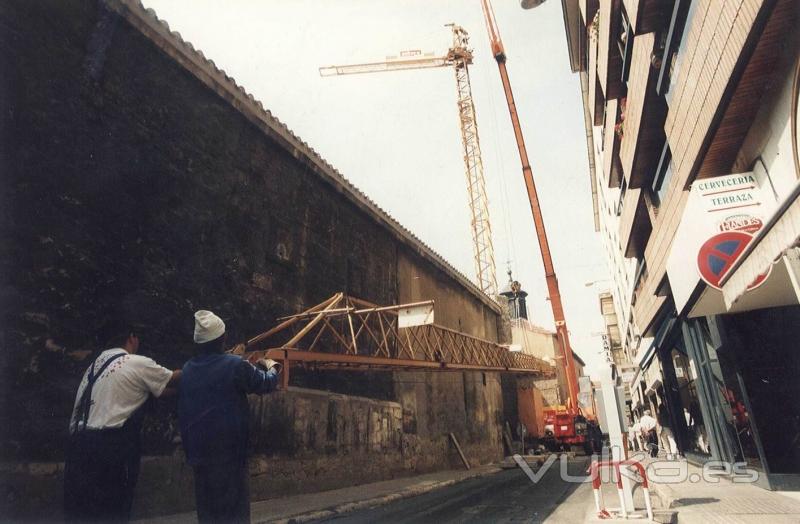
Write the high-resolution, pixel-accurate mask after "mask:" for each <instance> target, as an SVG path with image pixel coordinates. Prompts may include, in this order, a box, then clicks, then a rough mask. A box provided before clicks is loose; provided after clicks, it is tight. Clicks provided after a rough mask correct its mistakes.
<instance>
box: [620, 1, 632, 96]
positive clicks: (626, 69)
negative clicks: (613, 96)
mask: <svg viewBox="0 0 800 524" xmlns="http://www.w3.org/2000/svg"><path fill="white" fill-rule="evenodd" d="M619 17H620V24H619V36H618V37H617V48H618V49H619V54H620V56H621V57H622V83H623V84H625V85H626V86H627V85H628V76H629V75H630V72H631V56H632V55H633V27H632V26H631V23H630V22H629V21H628V15H627V13H626V12H625V7H624V6H621V7H620V10H619Z"/></svg>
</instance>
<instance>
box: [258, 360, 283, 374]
mask: <svg viewBox="0 0 800 524" xmlns="http://www.w3.org/2000/svg"><path fill="white" fill-rule="evenodd" d="M256 365H257V366H259V367H261V368H263V369H266V370H267V371H269V370H270V369H272V368H275V373H280V372H281V367H282V366H281V364H280V362H278V361H276V360H272V359H271V358H261V359H258V360H257V361H256Z"/></svg>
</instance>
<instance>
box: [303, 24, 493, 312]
mask: <svg viewBox="0 0 800 524" xmlns="http://www.w3.org/2000/svg"><path fill="white" fill-rule="evenodd" d="M447 25H448V27H450V29H451V30H452V32H453V45H452V47H451V48H450V49H449V50H448V51H447V54H446V55H444V56H431V55H423V54H422V53H420V52H418V51H411V52H404V53H401V56H400V57H399V58H391V59H387V60H386V61H383V62H370V63H363V64H350V65H335V66H327V67H320V68H319V73H320V75H321V76H337V75H349V74H361V73H380V72H388V71H403V70H409V69H428V68H433V67H453V69H454V71H455V77H456V92H457V96H458V116H459V122H460V124H461V143H462V146H463V158H464V168H465V173H466V177H467V194H468V197H469V209H470V213H471V224H470V225H471V230H472V243H473V254H474V263H475V273H476V276H477V283H478V287H479V288H480V289H481V291H483V292H484V293H486V294H487V295H488V296H490V297H492V298H493V299H494V298H496V296H497V276H496V269H495V261H494V246H493V244H492V227H491V222H490V220H489V199H488V197H487V194H486V182H485V179H484V175H483V159H482V156H481V147H480V140H479V137H478V123H477V120H476V117H475V103H474V101H473V98H472V86H471V84H470V79H469V65H470V64H471V63H472V58H473V57H472V50H471V49H470V48H469V35H468V34H467V32H466V30H464V28H463V27H461V26H459V25H456V24H447Z"/></svg>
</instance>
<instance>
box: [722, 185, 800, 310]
mask: <svg viewBox="0 0 800 524" xmlns="http://www.w3.org/2000/svg"><path fill="white" fill-rule="evenodd" d="M798 245H800V183H798V184H796V185H795V187H794V190H792V192H791V193H790V194H789V195H788V197H787V198H786V199H785V200H784V201H783V202H782V203H781V205H780V206H779V207H778V209H777V210H776V211H775V213H774V214H773V215H772V217H771V218H770V219H769V221H768V222H767V223H766V224H765V225H764V227H762V228H761V230H760V231H759V232H758V233H757V234H756V236H755V238H753V240H752V241H751V242H750V244H749V245H748V246H747V248H746V249H745V250H744V252H742V254H741V256H740V257H739V258H738V260H737V262H736V263H735V264H733V265H732V266H731V268H730V269H729V270H728V271H727V272H726V273H725V275H724V276H723V277H722V279H721V280H720V284H721V285H722V294H723V296H724V299H725V305H726V306H727V307H728V308H731V306H732V305H733V304H734V303H735V302H736V301H737V300H739V298H741V297H742V295H744V293H745V291H747V287H748V286H749V285H750V284H751V283H752V282H753V281H754V280H755V279H756V278H757V277H758V276H759V275H761V274H762V273H764V272H765V271H767V269H769V267H770V266H771V265H772V264H775V263H776V262H779V261H781V259H785V260H784V262H785V263H786V267H787V271H790V272H791V271H794V272H797V271H798V268H800V263H798V254H797V250H796V249H793V248H797V247H798ZM795 275H797V273H795ZM789 280H790V284H789V285H794V286H797V280H796V279H795V278H790V279H789ZM795 292H797V289H796V288H795ZM771 305H779V304H766V305H764V307H769V306H771Z"/></svg>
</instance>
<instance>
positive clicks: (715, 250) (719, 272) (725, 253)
mask: <svg viewBox="0 0 800 524" xmlns="http://www.w3.org/2000/svg"><path fill="white" fill-rule="evenodd" d="M752 239H753V235H751V234H750V233H746V232H744V231H726V232H724V233H719V234H716V235H714V236H713V237H711V238H709V239H708V240H706V241H705V243H703V245H702V246H700V251H698V253H697V269H698V270H700V277H701V278H702V279H703V280H704V281H705V282H706V283H707V284H708V285H709V286H711V287H713V288H715V289H720V287H719V281H720V280H721V279H722V276H723V275H724V274H725V272H726V271H727V270H728V269H729V268H730V267H731V266H732V265H733V264H734V262H736V259H737V258H739V255H741V254H742V251H744V249H745V248H746V247H747V244H749V243H750V241H751V240H752Z"/></svg>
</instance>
